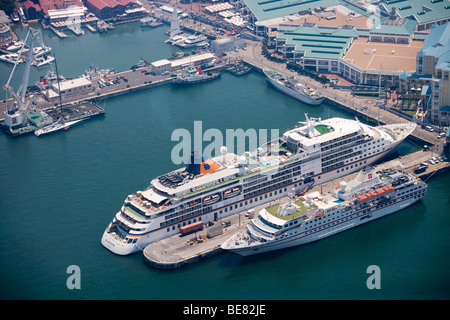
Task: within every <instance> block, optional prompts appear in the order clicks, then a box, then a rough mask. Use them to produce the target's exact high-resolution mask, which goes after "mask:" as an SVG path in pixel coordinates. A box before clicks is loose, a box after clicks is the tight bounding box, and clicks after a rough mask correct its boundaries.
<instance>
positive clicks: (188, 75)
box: [172, 65, 220, 85]
mask: <svg viewBox="0 0 450 320" xmlns="http://www.w3.org/2000/svg"><path fill="white" fill-rule="evenodd" d="M219 76H220V72H207V73H204V72H203V70H202V69H201V68H196V67H194V66H193V65H189V66H188V67H186V69H185V72H184V73H178V74H177V76H176V77H175V78H174V79H173V80H172V84H174V85H189V84H194V83H200V82H205V81H210V80H214V79H217V78H219Z"/></svg>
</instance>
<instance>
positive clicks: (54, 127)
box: [34, 118, 83, 137]
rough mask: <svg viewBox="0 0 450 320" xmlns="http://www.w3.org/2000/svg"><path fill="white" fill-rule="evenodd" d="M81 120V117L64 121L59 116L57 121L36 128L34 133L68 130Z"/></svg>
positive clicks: (38, 134) (42, 133) (39, 134)
mask: <svg viewBox="0 0 450 320" xmlns="http://www.w3.org/2000/svg"><path fill="white" fill-rule="evenodd" d="M81 121H83V120H82V119H80V120H74V121H68V122H64V120H63V119H62V118H60V119H59V120H58V121H57V122H55V123H53V124H51V125H49V126H46V127H43V128H41V129H37V130H36V131H35V132H34V134H35V135H36V136H38V137H39V136H41V135H44V134H50V133H54V132H57V131H60V130H68V129H69V128H70V127H72V126H74V125H75V124H77V123H79V122H81Z"/></svg>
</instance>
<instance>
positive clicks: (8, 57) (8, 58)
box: [0, 53, 24, 64]
mask: <svg viewBox="0 0 450 320" xmlns="http://www.w3.org/2000/svg"><path fill="white" fill-rule="evenodd" d="M0 60H1V61H4V62H8V63H12V64H15V63H16V62H18V63H22V62H23V61H24V60H23V58H21V59H20V60H19V55H18V54H17V53H8V54H2V55H1V56H0Z"/></svg>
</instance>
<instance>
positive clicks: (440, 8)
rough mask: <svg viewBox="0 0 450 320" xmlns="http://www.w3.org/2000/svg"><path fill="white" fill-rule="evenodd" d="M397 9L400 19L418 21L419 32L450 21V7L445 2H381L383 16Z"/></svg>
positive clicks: (404, 0) (437, 0)
mask: <svg viewBox="0 0 450 320" xmlns="http://www.w3.org/2000/svg"><path fill="white" fill-rule="evenodd" d="M393 7H396V8H397V13H398V15H399V17H400V18H409V19H412V20H415V21H417V30H418V31H421V30H427V29H430V28H431V26H432V25H433V24H435V23H437V24H438V25H441V24H444V23H446V22H448V21H450V14H449V10H450V5H449V2H448V1H443V0H429V1H426V2H425V1H423V0H390V1H380V3H379V8H380V11H381V14H383V15H386V14H387V13H388V12H391V10H392V8H393Z"/></svg>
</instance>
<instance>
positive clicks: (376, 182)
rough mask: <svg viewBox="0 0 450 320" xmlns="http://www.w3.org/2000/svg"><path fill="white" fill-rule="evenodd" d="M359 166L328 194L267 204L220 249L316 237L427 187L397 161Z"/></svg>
mask: <svg viewBox="0 0 450 320" xmlns="http://www.w3.org/2000/svg"><path fill="white" fill-rule="evenodd" d="M393 163H394V164H395V165H393V164H392V163H390V165H387V166H385V167H384V168H382V166H380V167H379V168H377V169H376V170H375V169H368V170H361V171H360V172H359V173H358V174H357V176H356V178H355V179H353V180H351V181H349V182H345V181H342V182H341V183H340V184H339V185H338V186H336V188H335V189H334V190H333V191H332V192H331V193H325V192H324V194H321V193H320V192H319V191H312V192H310V193H307V194H306V195H304V196H299V197H295V196H294V195H293V194H292V193H291V194H290V195H289V197H288V201H287V202H285V203H277V204H275V205H272V206H269V207H266V208H264V209H262V210H261V211H260V212H259V215H258V216H257V217H256V218H254V219H252V220H251V221H250V222H249V223H248V225H247V229H246V230H245V231H242V232H240V233H238V234H236V235H234V236H233V237H231V238H230V239H228V240H227V241H225V242H224V243H223V244H222V246H221V247H222V248H223V249H225V250H230V251H233V252H235V253H238V254H240V255H243V256H248V255H253V254H257V253H262V252H269V251H273V250H279V249H284V248H288V247H293V246H299V245H302V244H306V243H309V242H312V241H316V240H320V239H323V238H326V237H329V236H331V235H333V234H336V233H339V232H341V231H344V230H348V229H350V228H354V227H357V226H359V225H361V224H363V223H366V222H369V221H373V220H375V219H377V218H381V217H383V216H386V215H388V214H391V213H393V212H396V211H398V210H401V209H403V208H406V207H408V206H410V205H412V204H413V203H415V202H416V201H418V200H419V199H420V198H422V197H423V196H425V194H426V192H427V185H426V184H425V183H424V182H423V181H421V180H420V179H419V178H417V177H415V176H413V175H411V174H409V173H406V172H405V171H404V170H403V167H402V166H401V164H400V162H398V161H394V162H393Z"/></svg>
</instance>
